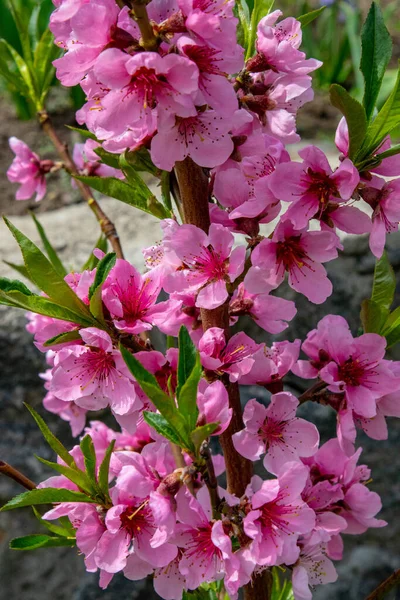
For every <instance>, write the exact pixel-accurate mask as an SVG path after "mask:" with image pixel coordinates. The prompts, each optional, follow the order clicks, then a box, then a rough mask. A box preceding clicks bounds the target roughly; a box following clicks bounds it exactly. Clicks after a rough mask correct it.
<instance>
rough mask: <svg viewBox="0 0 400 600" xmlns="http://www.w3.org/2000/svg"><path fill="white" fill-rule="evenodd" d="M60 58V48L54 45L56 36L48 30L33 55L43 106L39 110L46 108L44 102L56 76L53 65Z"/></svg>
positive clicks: (34, 73)
mask: <svg viewBox="0 0 400 600" xmlns="http://www.w3.org/2000/svg"><path fill="white" fill-rule="evenodd" d="M59 56H60V48H59V46H57V45H56V44H55V43H54V36H53V34H52V33H51V31H50V29H46V30H45V31H44V33H43V35H42V36H41V38H40V40H39V43H38V45H37V46H36V49H35V52H34V55H33V75H34V78H35V81H36V88H37V91H38V97H39V103H40V105H41V106H38V108H44V106H43V105H44V100H45V98H46V96H47V94H48V92H49V89H50V86H51V83H52V80H53V78H54V74H55V68H54V67H53V64H52V63H53V61H54V60H55V59H56V58H58V57H59Z"/></svg>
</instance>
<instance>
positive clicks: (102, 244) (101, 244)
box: [80, 234, 107, 271]
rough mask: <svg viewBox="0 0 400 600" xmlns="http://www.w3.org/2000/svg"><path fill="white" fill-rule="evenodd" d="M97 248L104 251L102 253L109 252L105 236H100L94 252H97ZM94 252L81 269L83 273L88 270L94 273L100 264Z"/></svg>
mask: <svg viewBox="0 0 400 600" xmlns="http://www.w3.org/2000/svg"><path fill="white" fill-rule="evenodd" d="M96 248H98V249H99V250H102V252H107V238H106V236H105V235H103V234H101V235H100V237H99V239H98V240H97V242H96V245H95V247H94V248H93V250H96ZM93 250H92V252H91V253H90V256H89V258H88V259H87V261H86V262H85V264H84V265H82V267H81V269H80V270H81V271H86V270H88V271H92V270H93V269H94V268H95V267H97V265H98V264H99V259H98V258H96V256H95V255H94V254H93Z"/></svg>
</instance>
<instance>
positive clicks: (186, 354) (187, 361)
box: [177, 325, 197, 396]
mask: <svg viewBox="0 0 400 600" xmlns="http://www.w3.org/2000/svg"><path fill="white" fill-rule="evenodd" d="M178 347H179V360H178V373H177V375H178V387H177V396H179V391H180V389H181V387H182V386H183V384H184V383H185V381H186V380H187V379H188V377H189V375H190V374H191V372H192V371H193V369H194V366H195V364H196V359H197V350H196V346H195V345H194V344H193V342H192V338H191V337H190V335H189V332H188V330H187V328H186V327H185V326H184V325H182V327H181V328H180V330H179V336H178Z"/></svg>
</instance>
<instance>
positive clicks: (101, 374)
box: [50, 327, 143, 425]
mask: <svg viewBox="0 0 400 600" xmlns="http://www.w3.org/2000/svg"><path fill="white" fill-rule="evenodd" d="M79 334H80V336H81V338H82V340H83V341H84V342H85V345H73V346H68V347H66V348H63V349H61V350H60V351H59V352H58V353H57V356H56V359H55V366H54V369H53V377H52V380H51V384H50V391H51V392H52V393H53V394H54V395H55V396H56V397H57V398H59V399H61V400H64V401H65V402H71V401H73V402H75V404H77V405H78V406H80V407H82V408H85V409H87V410H100V409H101V408H105V407H106V406H108V405H110V407H111V409H112V411H113V413H114V415H115V416H116V418H117V419H118V415H121V416H126V415H128V414H129V415H133V414H134V413H135V412H136V411H138V410H139V409H140V408H141V407H142V406H143V404H142V401H141V400H140V399H139V397H138V395H137V393H136V389H135V385H134V382H133V381H132V380H131V379H130V378H129V377H128V374H127V369H126V366H125V363H124V362H123V360H122V357H121V355H120V353H119V352H118V350H115V349H114V348H113V345H112V341H111V338H110V336H109V335H108V333H106V332H105V331H102V330H100V329H96V328H95V327H88V328H86V329H81V330H80V332H79ZM132 419H133V420H135V419H134V417H133V416H132ZM135 425H136V421H135Z"/></svg>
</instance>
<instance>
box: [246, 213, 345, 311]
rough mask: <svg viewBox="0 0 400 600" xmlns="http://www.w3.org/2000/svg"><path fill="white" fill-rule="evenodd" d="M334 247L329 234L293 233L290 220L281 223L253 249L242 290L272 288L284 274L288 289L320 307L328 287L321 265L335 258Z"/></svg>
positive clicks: (296, 231)
mask: <svg viewBox="0 0 400 600" xmlns="http://www.w3.org/2000/svg"><path fill="white" fill-rule="evenodd" d="M338 245H339V240H338V237H337V236H336V235H335V234H334V233H333V232H330V231H306V230H296V229H295V228H294V226H293V223H291V221H286V220H284V221H281V222H280V223H279V224H278V226H277V227H276V229H275V231H274V234H273V236H272V239H264V240H263V241H262V242H261V243H260V244H259V245H258V246H257V247H256V248H255V249H254V251H253V253H252V256H251V260H252V264H253V267H252V268H251V269H250V271H249V272H248V274H247V275H246V278H245V280H244V284H245V287H246V288H247V289H248V290H249V292H251V293H260V292H263V291H266V289H268V286H270V288H269V289H271V287H273V288H276V287H278V286H279V285H280V284H281V283H282V281H283V279H284V277H285V272H286V271H287V272H288V273H289V285H290V287H291V288H293V289H294V290H296V291H297V292H300V293H301V294H304V295H305V296H306V297H307V298H308V299H309V300H310V302H314V304H322V302H325V300H326V299H327V298H328V296H330V295H331V293H332V284H331V282H330V281H329V279H328V277H327V275H326V271H325V269H324V267H323V266H322V264H321V263H323V262H327V261H329V260H332V259H334V258H336V257H337V247H338Z"/></svg>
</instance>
